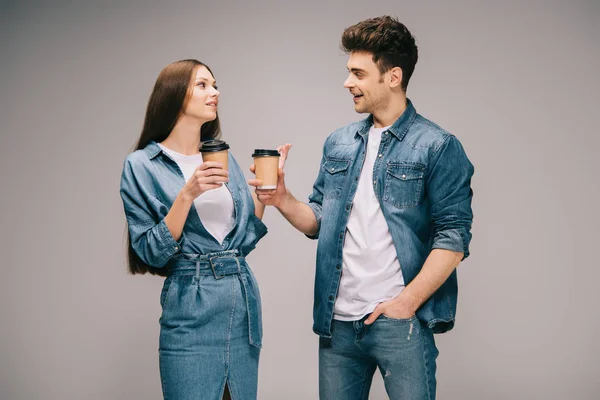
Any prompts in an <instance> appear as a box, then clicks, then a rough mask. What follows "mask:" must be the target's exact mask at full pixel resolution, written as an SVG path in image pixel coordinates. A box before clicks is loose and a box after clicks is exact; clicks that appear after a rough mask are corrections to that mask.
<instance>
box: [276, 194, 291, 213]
mask: <svg viewBox="0 0 600 400" xmlns="http://www.w3.org/2000/svg"><path fill="white" fill-rule="evenodd" d="M293 200H294V196H292V194H291V193H290V191H289V190H287V189H286V191H285V194H283V195H282V196H281V199H280V200H279V201H278V202H277V204H275V208H277V209H278V210H279V211H283V210H285V209H286V208H288V206H289V204H290V203H291V202H292V201H293Z"/></svg>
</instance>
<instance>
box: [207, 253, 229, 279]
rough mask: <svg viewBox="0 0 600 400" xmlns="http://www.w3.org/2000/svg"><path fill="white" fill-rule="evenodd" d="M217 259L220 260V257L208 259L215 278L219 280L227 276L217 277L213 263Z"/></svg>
mask: <svg viewBox="0 0 600 400" xmlns="http://www.w3.org/2000/svg"><path fill="white" fill-rule="evenodd" d="M215 258H219V257H218V256H215V257H211V258H209V259H208V261H209V262H210V268H211V269H212V272H213V276H214V277H215V279H217V280H219V279H222V278H224V277H225V275H217V271H215V264H214V263H213V260H214V259H215Z"/></svg>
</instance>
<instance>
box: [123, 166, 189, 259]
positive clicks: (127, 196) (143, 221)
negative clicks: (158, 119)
mask: <svg viewBox="0 0 600 400" xmlns="http://www.w3.org/2000/svg"><path fill="white" fill-rule="evenodd" d="M135 172H136V171H135V168H134V167H133V165H132V161H131V160H130V159H129V158H128V159H127V160H125V165H124V167H123V173H122V175H121V190H120V193H121V198H122V199H123V207H124V209H125V217H126V218H127V225H128V229H129V234H130V235H131V246H132V247H133V250H134V251H135V253H136V254H137V255H138V257H140V258H141V260H142V261H143V262H145V263H146V264H148V265H150V266H153V267H163V266H164V265H165V264H166V263H167V262H168V261H169V259H170V258H171V257H172V256H173V255H174V254H175V253H177V252H178V251H179V250H180V249H181V245H182V243H183V240H184V235H183V233H182V235H181V238H180V239H179V241H176V240H175V239H174V238H173V236H172V235H171V232H170V231H169V228H168V227H167V224H166V223H165V220H164V218H162V219H160V220H157V219H158V218H157V217H155V215H156V214H155V213H153V212H152V211H151V210H152V200H151V197H152V196H151V194H150V193H148V190H147V188H145V187H144V186H143V185H141V184H140V182H139V180H138V178H137V177H136V174H135Z"/></svg>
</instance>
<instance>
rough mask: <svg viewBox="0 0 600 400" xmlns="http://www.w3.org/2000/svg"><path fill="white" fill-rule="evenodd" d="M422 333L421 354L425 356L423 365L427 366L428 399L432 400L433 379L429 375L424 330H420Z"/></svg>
mask: <svg viewBox="0 0 600 400" xmlns="http://www.w3.org/2000/svg"><path fill="white" fill-rule="evenodd" d="M420 332H421V346H422V347H423V351H422V353H421V354H423V364H424V365H425V385H426V387H427V399H429V400H431V399H432V396H431V377H430V373H429V362H428V359H429V358H428V357H427V353H428V350H427V346H426V345H425V340H426V338H425V331H424V329H423V328H421V329H420Z"/></svg>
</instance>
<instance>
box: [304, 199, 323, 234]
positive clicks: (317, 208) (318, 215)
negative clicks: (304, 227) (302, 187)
mask: <svg viewBox="0 0 600 400" xmlns="http://www.w3.org/2000/svg"><path fill="white" fill-rule="evenodd" d="M307 205H308V206H309V207H310V209H311V210H312V212H313V213H314V214H315V218H316V219H317V233H315V234H314V235H307V234H304V236H306V237H307V238H309V239H313V240H314V239H318V238H319V232H320V231H321V209H322V206H321V205H320V204H317V203H307Z"/></svg>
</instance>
